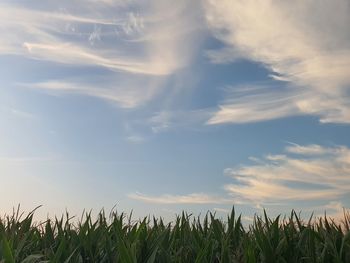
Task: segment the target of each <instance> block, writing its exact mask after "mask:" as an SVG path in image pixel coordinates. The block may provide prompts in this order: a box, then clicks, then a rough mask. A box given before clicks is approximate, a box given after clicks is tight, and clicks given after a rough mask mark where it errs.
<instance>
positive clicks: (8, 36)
mask: <svg viewBox="0 0 350 263" xmlns="http://www.w3.org/2000/svg"><path fill="white" fill-rule="evenodd" d="M122 2H123V3H122ZM196 5H197V4H196V3H191V2H188V1H180V2H177V3H176V4H173V3H172V2H171V1H158V0H152V1H150V2H148V3H147V4H146V3H142V2H135V1H103V2H100V1H89V2H85V1H77V2H76V3H75V4H72V3H70V2H69V1H64V2H63V3H62V5H60V6H63V7H64V8H58V7H57V6H56V4H55V3H54V2H50V1H49V2H45V3H44V4H43V5H42V6H40V8H36V6H35V5H34V4H33V5H29V6H30V7H28V6H26V5H25V4H19V3H17V4H16V2H12V3H11V4H10V3H6V2H5V3H1V4H0V17H1V18H2V23H1V25H0V30H1V32H2V35H1V38H0V55H2V54H5V55H11V54H12V55H19V56H22V57H27V58H31V59H37V60H40V61H51V62H55V63H58V64H66V65H72V66H79V67H82V66H83V67H91V66H93V67H101V68H104V69H106V70H107V73H108V74H110V75H113V76H114V77H115V78H114V80H115V83H117V85H118V88H117V89H118V90H119V91H118V92H116V91H115V88H114V87H112V88H111V85H107V87H104V83H102V85H101V84H99V85H96V86H99V87H101V86H102V87H101V89H100V88H97V87H86V85H83V86H82V87H80V88H76V87H74V88H66V87H68V86H70V85H68V84H70V83H69V81H67V80H59V81H57V80H45V82H47V83H51V84H53V83H54V82H56V84H58V82H61V84H59V85H60V87H63V86H64V88H63V89H64V90H65V92H72V93H79V94H87V95H90V96H95V97H100V98H101V97H104V98H107V99H108V100H113V101H115V102H116V103H119V102H120V105H121V106H122V107H136V106H139V105H140V104H142V102H146V101H149V100H150V99H151V98H152V97H153V96H155V95H156V94H157V93H158V92H159V91H160V90H161V89H162V88H164V86H162V85H158V83H159V81H155V82H156V84H155V85H154V86H153V85H151V84H150V83H151V82H154V78H159V79H160V80H163V79H164V78H166V77H167V76H170V75H172V74H174V73H176V72H177V71H178V70H179V69H181V68H184V67H186V66H188V65H189V64H190V63H191V60H192V57H193V53H194V52H193V50H194V44H195V42H194V41H195V38H196V36H197V35H198V34H199V33H198V30H197V29H198V27H199V23H198V19H197V17H196V16H193V13H192V11H191V10H192V9H193V8H194V7H195V6H196ZM79 7H80V8H79ZM194 9H195V8H194ZM169 32H171V33H169ZM107 73H106V74H107ZM120 76H122V77H120ZM83 78H84V76H83ZM120 78H121V79H120ZM134 78H136V81H137V82H139V83H138V84H137V85H138V86H139V87H138V88H136V86H135V80H134ZM121 81H122V82H123V83H122V85H120V82H121ZM47 83H46V84H47ZM144 83H146V84H145V85H144ZM73 84H74V83H73ZM71 86H72V85H71ZM73 86H74V85H73ZM90 86H91V85H90ZM121 86H123V88H121ZM45 87H49V86H48V85H45ZM85 87H86V88H85ZM41 88H44V86H42V87H41ZM56 88H58V85H56ZM130 90H131V91H130ZM135 90H137V93H136V94H135V93H134V92H135ZM116 93H117V95H116ZM124 94H126V95H124ZM130 94H132V96H133V97H136V98H131V96H130ZM141 94H142V95H141ZM123 96H125V97H127V98H126V99H125V98H124V97H123ZM130 100H134V101H133V102H130ZM135 101H137V102H135Z"/></svg>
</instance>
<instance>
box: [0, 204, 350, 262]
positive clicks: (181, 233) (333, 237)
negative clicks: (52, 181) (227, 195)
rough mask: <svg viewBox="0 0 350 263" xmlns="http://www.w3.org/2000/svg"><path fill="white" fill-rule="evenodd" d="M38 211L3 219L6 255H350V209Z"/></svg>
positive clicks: (91, 258) (157, 258) (74, 258)
mask: <svg viewBox="0 0 350 263" xmlns="http://www.w3.org/2000/svg"><path fill="white" fill-rule="evenodd" d="M34 213H35V211H33V212H31V213H29V214H28V215H23V214H20V213H19V212H18V211H17V212H14V213H13V215H11V216H3V217H2V218H1V220H0V262H6V263H13V262H23V263H30V262H125V263H129V262H130V263H131V262H145V263H146V262H147V263H150V262H198V263H199V262H248V263H254V262H267V263H273V262H295V263H296V262H324V263H332V262H337V263H341V262H350V232H349V228H350V215H349V213H347V212H345V211H344V217H343V219H342V221H341V222H338V221H334V220H332V219H330V218H327V217H323V218H314V217H311V218H310V219H309V220H306V221H303V220H301V219H300V216H299V215H298V214H297V213H296V212H294V211H292V212H291V214H290V216H288V217H283V218H281V217H277V218H273V219H270V218H269V217H268V216H267V215H266V213H265V212H264V214H263V216H261V217H259V216H256V217H255V218H254V221H253V222H252V223H251V225H249V226H246V225H243V224H242V221H241V216H240V215H236V214H235V210H234V209H232V212H231V214H230V215H229V216H228V217H227V218H226V219H225V220H223V219H218V218H217V217H216V216H215V215H214V214H211V213H207V214H206V215H205V216H203V217H202V218H197V217H193V216H190V215H187V214H186V213H183V214H182V215H179V216H177V217H176V218H175V220H174V221H173V222H172V223H168V224H166V223H164V221H163V220H162V219H161V218H158V219H157V218H151V217H147V218H144V219H142V220H138V221H133V220H132V219H131V216H127V215H126V214H123V213H121V214H118V213H117V212H111V213H110V214H108V215H106V214H105V212H104V211H101V212H100V213H99V214H98V216H97V218H92V216H91V214H90V213H86V214H85V215H84V216H83V218H82V219H80V220H73V218H71V217H70V216H69V214H66V215H64V216H62V217H61V218H55V219H52V220H50V219H48V220H47V221H45V222H42V223H35V222H33V215H34Z"/></svg>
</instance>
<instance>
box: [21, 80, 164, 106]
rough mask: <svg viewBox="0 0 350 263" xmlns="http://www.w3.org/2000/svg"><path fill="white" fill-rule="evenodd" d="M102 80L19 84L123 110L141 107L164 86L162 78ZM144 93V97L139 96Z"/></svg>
mask: <svg viewBox="0 0 350 263" xmlns="http://www.w3.org/2000/svg"><path fill="white" fill-rule="evenodd" d="M128 77H130V76H120V77H119V78H114V77H112V78H100V79H99V81H101V83H102V84H98V83H89V82H88V79H86V80H84V79H74V80H52V81H46V82H40V83H18V85H19V86H22V87H28V88H35V89H40V90H43V91H45V92H47V93H49V94H52V95H67V94H69V95H72V94H79V95H85V96H90V97H95V98H99V99H102V100H105V101H107V102H110V103H112V104H114V105H117V106H119V107H121V108H134V107H137V106H140V105H142V104H144V103H146V102H148V101H149V100H151V99H152V98H153V96H155V94H156V93H157V91H158V89H159V88H160V87H161V85H162V81H163V80H162V79H161V78H146V79H145V78H143V77H142V76H141V77H140V76H134V77H132V78H130V79H129V78H128ZM140 93H142V94H143V96H140V95H139V94H140Z"/></svg>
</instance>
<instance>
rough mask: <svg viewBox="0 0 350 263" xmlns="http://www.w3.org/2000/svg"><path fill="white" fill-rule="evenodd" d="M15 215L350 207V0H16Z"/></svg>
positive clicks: (3, 156) (11, 69)
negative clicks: (17, 210)
mask: <svg viewBox="0 0 350 263" xmlns="http://www.w3.org/2000/svg"><path fill="white" fill-rule="evenodd" d="M0 17H1V18H2V23H1V25H0V28H1V32H2V34H1V36H0V76H1V78H0V84H1V88H0V120H1V121H0V145H1V147H0V169H1V173H0V179H1V182H2V184H1V186H2V196H5V197H6V198H2V199H1V200H0V209H1V211H2V212H3V213H5V212H6V213H8V212H10V211H12V207H14V206H16V205H17V204H18V203H20V204H21V205H22V208H23V209H24V210H26V211H29V210H30V209H32V208H34V207H35V206H37V205H43V207H42V208H41V209H40V210H39V212H38V213H39V215H40V216H41V217H45V216H46V215H47V214H49V215H54V214H61V213H62V212H64V211H65V209H68V210H69V211H71V212H72V213H73V214H80V212H81V211H82V210H83V209H84V208H86V209H93V210H94V211H98V210H99V209H101V208H102V207H104V208H106V209H107V210H108V209H111V208H112V207H113V206H114V205H115V204H116V205H117V208H118V209H119V210H121V211H126V212H129V211H131V210H134V214H135V215H136V216H143V215H148V214H155V215H159V216H163V217H165V218H169V219H170V218H172V217H173V216H174V214H175V213H179V212H181V211H182V210H187V211H190V212H193V213H195V214H198V213H205V212H206V211H208V210H210V211H216V212H217V213H220V214H221V215H224V214H225V213H226V212H227V211H228V210H229V209H230V208H231V207H232V205H235V206H236V209H237V210H238V211H239V212H243V213H244V214H245V215H246V216H247V217H246V220H249V218H251V216H252V215H253V214H254V213H259V212H261V209H262V208H264V207H265V208H267V209H268V211H270V213H271V214H279V213H288V212H289V211H290V210H291V209H292V208H294V209H296V210H298V211H299V210H302V211H304V212H305V213H307V214H308V213H309V214H310V213H311V212H312V211H314V212H315V213H316V214H322V213H323V212H324V211H325V210H327V212H328V213H329V214H330V215H333V216H338V215H339V214H340V213H341V212H342V209H343V207H349V204H350V195H349V189H350V139H349V138H350V137H349V134H350V133H349V132H350V126H349V123H350V74H349V68H350V31H349V30H348V25H349V24H350V4H349V2H348V1H347V0H329V1H323V2H322V3H319V1H316V0H315V1H313V0H311V1H296V2H294V1H293V2H290V1H256V0H248V1H247V0H246V1H240V0H221V1H211V0H198V1H185V0H182V1H175V2H174V1H164V0H149V1H133V0H104V1H100V0H99V1H97V0H88V1H86V0H84V1H83V0H74V1H71V0H69V1H68V0H62V1H45V3H43V2H42V1H34V0H31V1H19V0H15V1H13V0H11V1H9V0H4V1H2V2H1V3H0Z"/></svg>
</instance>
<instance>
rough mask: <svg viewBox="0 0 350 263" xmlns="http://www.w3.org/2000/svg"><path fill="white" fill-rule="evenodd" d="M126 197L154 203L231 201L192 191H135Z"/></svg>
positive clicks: (220, 202) (218, 202)
mask: <svg viewBox="0 0 350 263" xmlns="http://www.w3.org/2000/svg"><path fill="white" fill-rule="evenodd" d="M128 197H129V198H131V199H135V200H138V201H141V202H145V203H154V204H222V203H231V202H232V200H230V199H225V198H221V197H217V196H211V195H208V194H204V193H192V194H188V195H170V194H165V195H160V196H151V195H145V194H142V193H139V192H137V193H131V194H129V195H128Z"/></svg>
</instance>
